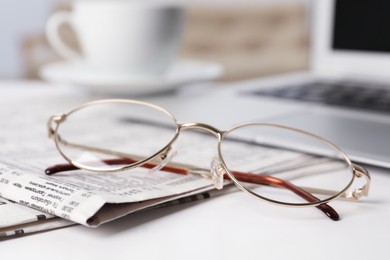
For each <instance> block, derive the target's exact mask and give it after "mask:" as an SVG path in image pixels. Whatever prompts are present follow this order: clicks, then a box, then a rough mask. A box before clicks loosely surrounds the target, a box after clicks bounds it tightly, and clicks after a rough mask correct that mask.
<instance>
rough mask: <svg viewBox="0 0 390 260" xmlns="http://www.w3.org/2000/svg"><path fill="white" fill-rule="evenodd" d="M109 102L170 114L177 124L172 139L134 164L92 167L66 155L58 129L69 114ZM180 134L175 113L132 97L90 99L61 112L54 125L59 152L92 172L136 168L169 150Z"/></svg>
mask: <svg viewBox="0 0 390 260" xmlns="http://www.w3.org/2000/svg"><path fill="white" fill-rule="evenodd" d="M108 103H123V104H135V105H143V106H146V107H150V108H153V109H156V110H158V111H160V112H163V113H164V114H166V115H168V117H170V118H171V119H172V120H173V123H174V124H175V125H176V129H175V134H174V136H173V137H172V139H171V140H170V141H169V142H168V143H167V144H166V145H165V146H164V147H162V148H161V149H160V150H158V151H157V152H155V153H154V154H152V155H151V156H149V157H147V158H145V159H142V160H140V161H138V162H136V163H132V164H128V165H124V166H118V167H111V168H99V167H92V166H88V165H84V164H82V163H79V162H77V161H74V160H72V159H71V158H70V157H68V156H67V155H66V153H64V152H63V150H62V149H61V147H60V136H59V134H58V131H59V129H60V125H61V124H62V123H63V122H64V121H65V120H66V118H67V117H68V116H70V115H72V114H74V113H76V112H77V111H79V110H81V109H83V108H86V107H90V106H94V105H102V104H108ZM179 134H180V125H179V123H178V121H177V119H176V117H175V116H174V115H172V114H171V113H170V112H169V111H167V110H166V109H164V108H162V107H160V106H157V105H154V104H151V103H148V102H144V101H139V100H132V99H101V100H95V101H90V102H87V103H84V104H82V105H80V106H78V107H76V108H73V109H72V110H70V111H68V112H66V113H63V114H61V119H60V120H58V121H57V122H56V126H55V127H54V132H53V139H54V143H55V145H56V148H57V150H58V151H59V153H60V154H61V156H62V157H63V158H64V159H65V160H66V161H67V162H68V163H70V164H72V165H74V166H75V167H77V168H79V169H83V170H87V171H92V172H118V171H125V170H130V169H133V168H136V167H138V166H141V165H142V164H144V163H146V162H148V161H150V160H153V159H155V158H156V157H158V156H159V155H161V154H162V153H164V152H165V151H168V150H169V149H170V147H172V145H173V143H174V142H175V141H176V139H177V138H178V137H179Z"/></svg>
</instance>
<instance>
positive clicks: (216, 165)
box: [210, 157, 226, 190]
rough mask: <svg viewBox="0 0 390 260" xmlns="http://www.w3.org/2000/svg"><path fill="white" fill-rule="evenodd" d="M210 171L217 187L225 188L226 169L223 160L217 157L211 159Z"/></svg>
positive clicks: (218, 188) (219, 188)
mask: <svg viewBox="0 0 390 260" xmlns="http://www.w3.org/2000/svg"><path fill="white" fill-rule="evenodd" d="M210 173H211V179H212V180H213V183H214V186H215V188H216V189H217V190H221V189H222V188H223V175H224V174H225V173H226V171H225V169H224V168H223V166H222V164H221V161H220V160H219V159H218V158H216V157H214V158H213V159H212V160H211V167H210Z"/></svg>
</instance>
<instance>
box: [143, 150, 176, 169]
mask: <svg viewBox="0 0 390 260" xmlns="http://www.w3.org/2000/svg"><path fill="white" fill-rule="evenodd" d="M177 153H178V152H177V150H174V151H172V150H171V149H169V150H168V151H167V152H165V153H163V154H162V155H161V157H160V158H161V159H162V160H161V162H160V163H159V164H157V165H156V166H155V167H153V168H152V169H150V170H149V173H154V172H157V171H159V170H161V168H163V167H164V166H165V165H167V164H168V163H169V162H170V161H172V159H173V157H175V156H176V155H177Z"/></svg>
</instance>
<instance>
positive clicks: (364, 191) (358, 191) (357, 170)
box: [352, 164, 371, 199]
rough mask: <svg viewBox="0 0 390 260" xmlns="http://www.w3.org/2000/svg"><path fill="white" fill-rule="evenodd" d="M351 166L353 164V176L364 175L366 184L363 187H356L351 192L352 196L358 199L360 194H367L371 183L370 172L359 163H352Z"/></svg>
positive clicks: (359, 176)
mask: <svg viewBox="0 0 390 260" xmlns="http://www.w3.org/2000/svg"><path fill="white" fill-rule="evenodd" d="M352 166H353V172H354V174H355V176H356V177H358V178H361V177H364V178H365V180H366V184H365V185H364V186H363V187H360V188H356V189H355V190H354V191H353V192H352V197H353V198H355V199H360V198H361V197H362V196H368V191H369V189H370V183H371V177H370V174H369V173H368V171H367V170H366V169H365V168H364V167H362V166H360V165H357V164H353V165H352Z"/></svg>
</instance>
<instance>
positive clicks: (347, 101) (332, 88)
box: [253, 82, 390, 113]
mask: <svg viewBox="0 0 390 260" xmlns="http://www.w3.org/2000/svg"><path fill="white" fill-rule="evenodd" d="M253 94H255V95H261V96H271V97H278V98H283V99H292V100H302V101H307V102H318V103H323V104H329V105H335V106H342V107H348V108H357V109H364V110H371V111H380V112H386V113H390V88H384V87H383V86H382V87H380V86H377V85H375V86H368V84H365V85H363V84H361V83H352V82H337V83H334V82H332V83H330V82H311V83H306V84H302V85H297V86H288V87H284V88H283V87H282V88H277V89H267V90H257V91H254V92H253Z"/></svg>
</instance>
